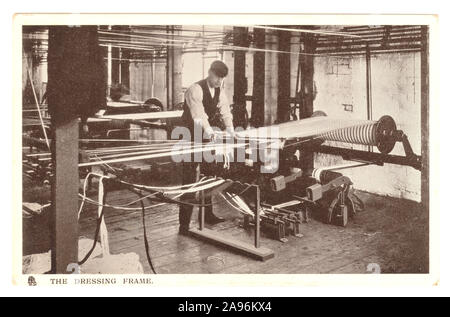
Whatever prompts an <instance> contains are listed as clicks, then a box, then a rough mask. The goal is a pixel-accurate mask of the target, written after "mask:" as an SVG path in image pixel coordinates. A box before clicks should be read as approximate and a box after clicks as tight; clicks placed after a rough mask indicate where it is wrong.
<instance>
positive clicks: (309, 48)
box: [299, 34, 316, 172]
mask: <svg viewBox="0 0 450 317" xmlns="http://www.w3.org/2000/svg"><path fill="white" fill-rule="evenodd" d="M315 50H316V41H315V38H314V35H312V34H304V35H303V53H307V54H314V52H315ZM300 69H301V79H300V87H301V88H300V103H299V110H300V111H299V112H300V119H305V118H309V117H311V115H312V113H313V111H314V98H315V92H314V56H313V55H301V58H300ZM300 160H301V164H300V166H301V169H302V170H303V171H304V172H307V171H309V170H312V169H313V168H314V153H302V156H301V158H300Z"/></svg>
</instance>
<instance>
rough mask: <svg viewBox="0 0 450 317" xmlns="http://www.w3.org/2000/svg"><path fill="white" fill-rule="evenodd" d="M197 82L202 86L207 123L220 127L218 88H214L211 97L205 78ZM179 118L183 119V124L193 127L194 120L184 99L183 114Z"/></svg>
mask: <svg viewBox="0 0 450 317" xmlns="http://www.w3.org/2000/svg"><path fill="white" fill-rule="evenodd" d="M197 84H198V85H199V86H200V87H201V88H202V91H203V100H202V103H203V108H204V110H205V113H206V115H207V116H208V121H209V124H210V125H211V127H214V126H216V127H219V128H221V120H220V112H219V108H218V107H217V105H218V103H219V97H220V88H215V89H214V97H213V96H211V93H210V91H209V87H208V83H207V82H206V79H203V80H200V81H199V82H197ZM181 119H182V121H183V125H184V126H186V127H188V128H189V129H193V127H194V120H193V119H192V115H191V111H190V110H189V107H188V105H187V104H186V101H185V102H184V106H183V115H182V116H181Z"/></svg>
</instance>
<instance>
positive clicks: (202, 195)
mask: <svg viewBox="0 0 450 317" xmlns="http://www.w3.org/2000/svg"><path fill="white" fill-rule="evenodd" d="M200 204H201V206H200V207H199V208H198V212H199V213H200V223H199V229H200V230H203V229H204V228H205V207H204V206H203V205H204V204H205V191H204V190H202V191H201V192H200Z"/></svg>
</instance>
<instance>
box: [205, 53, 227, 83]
mask: <svg viewBox="0 0 450 317" xmlns="http://www.w3.org/2000/svg"><path fill="white" fill-rule="evenodd" d="M227 75H228V67H227V65H225V63H224V62H222V61H219V60H217V61H214V62H212V64H211V67H210V68H209V71H208V78H207V80H208V84H209V85H210V86H211V87H214V88H219V87H220V86H222V82H223V79H224V78H225V77H226V76H227Z"/></svg>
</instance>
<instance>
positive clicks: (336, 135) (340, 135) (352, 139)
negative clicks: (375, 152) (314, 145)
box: [321, 121, 377, 146]
mask: <svg viewBox="0 0 450 317" xmlns="http://www.w3.org/2000/svg"><path fill="white" fill-rule="evenodd" d="M376 132H377V121H367V123H361V124H357V125H354V126H351V127H346V128H340V129H336V130H333V131H330V132H327V133H324V134H322V135H321V137H322V138H323V139H324V140H327V141H339V142H346V143H353V144H363V145H375V146H376V145H377V133H376Z"/></svg>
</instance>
